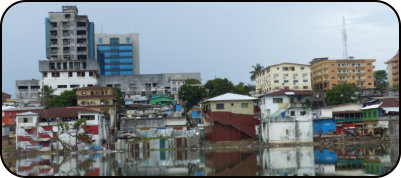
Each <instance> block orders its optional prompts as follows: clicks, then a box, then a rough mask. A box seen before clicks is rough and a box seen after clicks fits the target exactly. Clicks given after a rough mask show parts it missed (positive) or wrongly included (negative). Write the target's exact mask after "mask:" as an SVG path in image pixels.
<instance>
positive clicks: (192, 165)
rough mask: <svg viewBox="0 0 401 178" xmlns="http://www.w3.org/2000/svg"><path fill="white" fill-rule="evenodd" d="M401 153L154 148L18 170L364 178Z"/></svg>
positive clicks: (22, 163) (47, 159)
mask: <svg viewBox="0 0 401 178" xmlns="http://www.w3.org/2000/svg"><path fill="white" fill-rule="evenodd" d="M158 144H160V143H158ZM398 154H399V145H398V143H395V144H389V145H385V146H382V145H354V146H338V147H336V148H330V149H319V148H316V147H313V146H304V147H287V148H270V149H260V150H250V151H249V150H248V151H225V152H221V151H213V150H166V149H158V150H154V149H152V150H151V151H149V150H148V151H146V150H141V151H135V152H123V153H108V154H107V153H89V154H87V155H79V156H78V155H68V156H56V155H41V156H37V157H33V158H28V159H18V160H16V167H15V168H14V171H15V172H16V173H17V174H18V175H22V176H31V175H34V176H52V175H62V176H73V175H80V176H88V175H89V176H133V175H137V176H140V175H147V176H153V175H157V176H165V175H190V176H204V175H205V176H211V175H213V176H215V175H224V176H233V175H236V176H237V175H243V176H248V175H249V176H258V175H259V176H267V175H280V176H286V175H294V176H295V175H298V176H301V175H310V176H320V175H323V176H324V175H347V176H349V175H355V176H358V175H361V176H362V175H382V174H385V173H386V172H388V171H390V170H391V169H392V167H393V166H395V165H396V163H397V161H398ZM11 169H12V170H13V168H11Z"/></svg>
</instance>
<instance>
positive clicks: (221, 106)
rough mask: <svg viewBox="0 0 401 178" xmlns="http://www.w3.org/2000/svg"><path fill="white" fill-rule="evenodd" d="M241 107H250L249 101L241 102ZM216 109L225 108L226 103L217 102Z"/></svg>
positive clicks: (232, 104)
mask: <svg viewBox="0 0 401 178" xmlns="http://www.w3.org/2000/svg"><path fill="white" fill-rule="evenodd" d="M234 105H235V104H234V103H231V106H234ZM241 108H248V103H241ZM216 109H219V110H222V109H224V103H217V104H216Z"/></svg>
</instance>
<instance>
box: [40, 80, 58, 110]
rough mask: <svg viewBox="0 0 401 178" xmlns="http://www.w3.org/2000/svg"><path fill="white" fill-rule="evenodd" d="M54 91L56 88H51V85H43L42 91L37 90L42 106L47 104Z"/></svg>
mask: <svg viewBox="0 0 401 178" xmlns="http://www.w3.org/2000/svg"><path fill="white" fill-rule="evenodd" d="M54 91H56V89H52V87H51V86H48V85H45V86H43V88H42V91H41V92H39V95H40V96H41V101H40V102H41V103H42V104H43V105H44V106H47V104H48V101H49V99H51V98H53V93H54Z"/></svg>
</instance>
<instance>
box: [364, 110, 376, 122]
mask: <svg viewBox="0 0 401 178" xmlns="http://www.w3.org/2000/svg"><path fill="white" fill-rule="evenodd" d="M362 113H363V117H362V121H377V120H379V117H380V111H379V109H366V110H362ZM369 113H370V115H369ZM375 114H376V115H375Z"/></svg>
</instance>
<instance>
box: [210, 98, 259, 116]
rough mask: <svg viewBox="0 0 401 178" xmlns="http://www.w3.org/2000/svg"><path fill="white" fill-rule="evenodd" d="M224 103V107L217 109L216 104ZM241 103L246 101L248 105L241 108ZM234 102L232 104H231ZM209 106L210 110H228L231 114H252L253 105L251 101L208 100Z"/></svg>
mask: <svg viewBox="0 0 401 178" xmlns="http://www.w3.org/2000/svg"><path fill="white" fill-rule="evenodd" d="M221 103H222V104H224V109H217V108H216V105H217V104H221ZM242 103H247V104H248V107H247V108H242V107H241V105H242ZM232 104H234V105H233V106H231V105H232ZM210 107H211V111H212V112H230V113H233V114H248V115H253V114H254V106H253V101H221V102H219V101H213V102H210Z"/></svg>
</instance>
